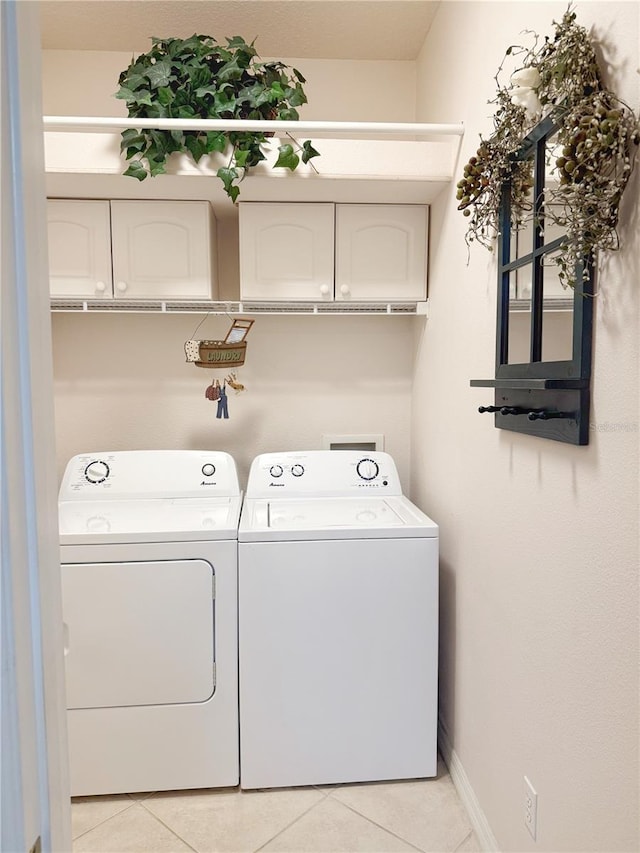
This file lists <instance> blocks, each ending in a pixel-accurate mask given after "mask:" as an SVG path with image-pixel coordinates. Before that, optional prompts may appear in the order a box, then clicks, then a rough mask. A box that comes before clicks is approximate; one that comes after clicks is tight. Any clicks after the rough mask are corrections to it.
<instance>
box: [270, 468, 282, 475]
mask: <svg viewBox="0 0 640 853" xmlns="http://www.w3.org/2000/svg"><path fill="white" fill-rule="evenodd" d="M269 473H270V474H271V476H272V477H282V473H283V468H282V465H272V466H271V468H270V469H269Z"/></svg>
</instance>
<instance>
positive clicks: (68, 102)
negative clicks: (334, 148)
mask: <svg viewBox="0 0 640 853" xmlns="http://www.w3.org/2000/svg"><path fill="white" fill-rule="evenodd" d="M131 59H132V55H131V54H130V53H126V52H115V51H98V50H44V51H43V52H42V69H43V76H42V100H43V109H44V113H45V115H91V116H126V115H127V108H126V105H125V103H124V101H119V100H116V98H114V97H113V94H114V93H115V92H116V91H117V89H118V76H119V74H120V72H121V71H123V70H124V69H125V68H126V67H127V66H128V65H129V63H130V62H131ZM282 61H283V62H286V63H287V64H288V65H293V66H295V67H296V68H298V70H299V71H301V72H302V74H303V75H304V76H305V77H306V79H307V82H306V83H305V86H304V88H305V92H306V93H307V98H308V100H309V103H307V104H305V105H304V106H302V107H300V110H299V112H300V116H301V118H304V119H307V120H309V121H311V120H316V119H317V120H319V121H320V120H325V121H413V119H414V116H415V91H416V64H415V62H399V61H396V62H392V61H389V60H385V61H380V62H373V61H368V60H348V59H331V60H328V59H291V58H286V57H283V58H282ZM336 93H337V95H336Z"/></svg>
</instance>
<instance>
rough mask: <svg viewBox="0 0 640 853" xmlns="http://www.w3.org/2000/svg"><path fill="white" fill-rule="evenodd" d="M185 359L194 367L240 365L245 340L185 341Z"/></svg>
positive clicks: (244, 352)
mask: <svg viewBox="0 0 640 853" xmlns="http://www.w3.org/2000/svg"><path fill="white" fill-rule="evenodd" d="M184 351H185V354H186V356H187V361H190V362H192V363H193V364H195V366H196V367H218V368H220V367H223V368H224V367H240V366H241V365H242V364H244V358H245V354H246V352H247V343H246V341H241V342H240V343H237V344H227V343H225V342H224V341H187V342H186V344H185V345H184Z"/></svg>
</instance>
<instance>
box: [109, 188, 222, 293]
mask: <svg viewBox="0 0 640 853" xmlns="http://www.w3.org/2000/svg"><path fill="white" fill-rule="evenodd" d="M212 222H213V220H212V216H211V207H210V205H209V204H208V202H206V201H112V202H111V232H112V242H113V285H114V296H115V297H116V298H118V299H182V298H189V299H197V298H201V299H211V296H212V288H211V284H212V278H213V276H212V270H213V269H214V267H213V264H212V258H211V251H210V247H211V236H212Z"/></svg>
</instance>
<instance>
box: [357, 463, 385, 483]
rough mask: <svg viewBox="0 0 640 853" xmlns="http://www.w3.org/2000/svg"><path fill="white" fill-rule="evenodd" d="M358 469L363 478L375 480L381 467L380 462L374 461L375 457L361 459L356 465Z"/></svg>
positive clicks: (359, 475)
mask: <svg viewBox="0 0 640 853" xmlns="http://www.w3.org/2000/svg"><path fill="white" fill-rule="evenodd" d="M356 471H357V472H358V477H360V479H362V480H375V478H376V477H377V476H378V474H379V472H380V469H379V468H378V463H377V462H374V461H373V459H361V460H360V461H359V462H358V464H357V465H356Z"/></svg>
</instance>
